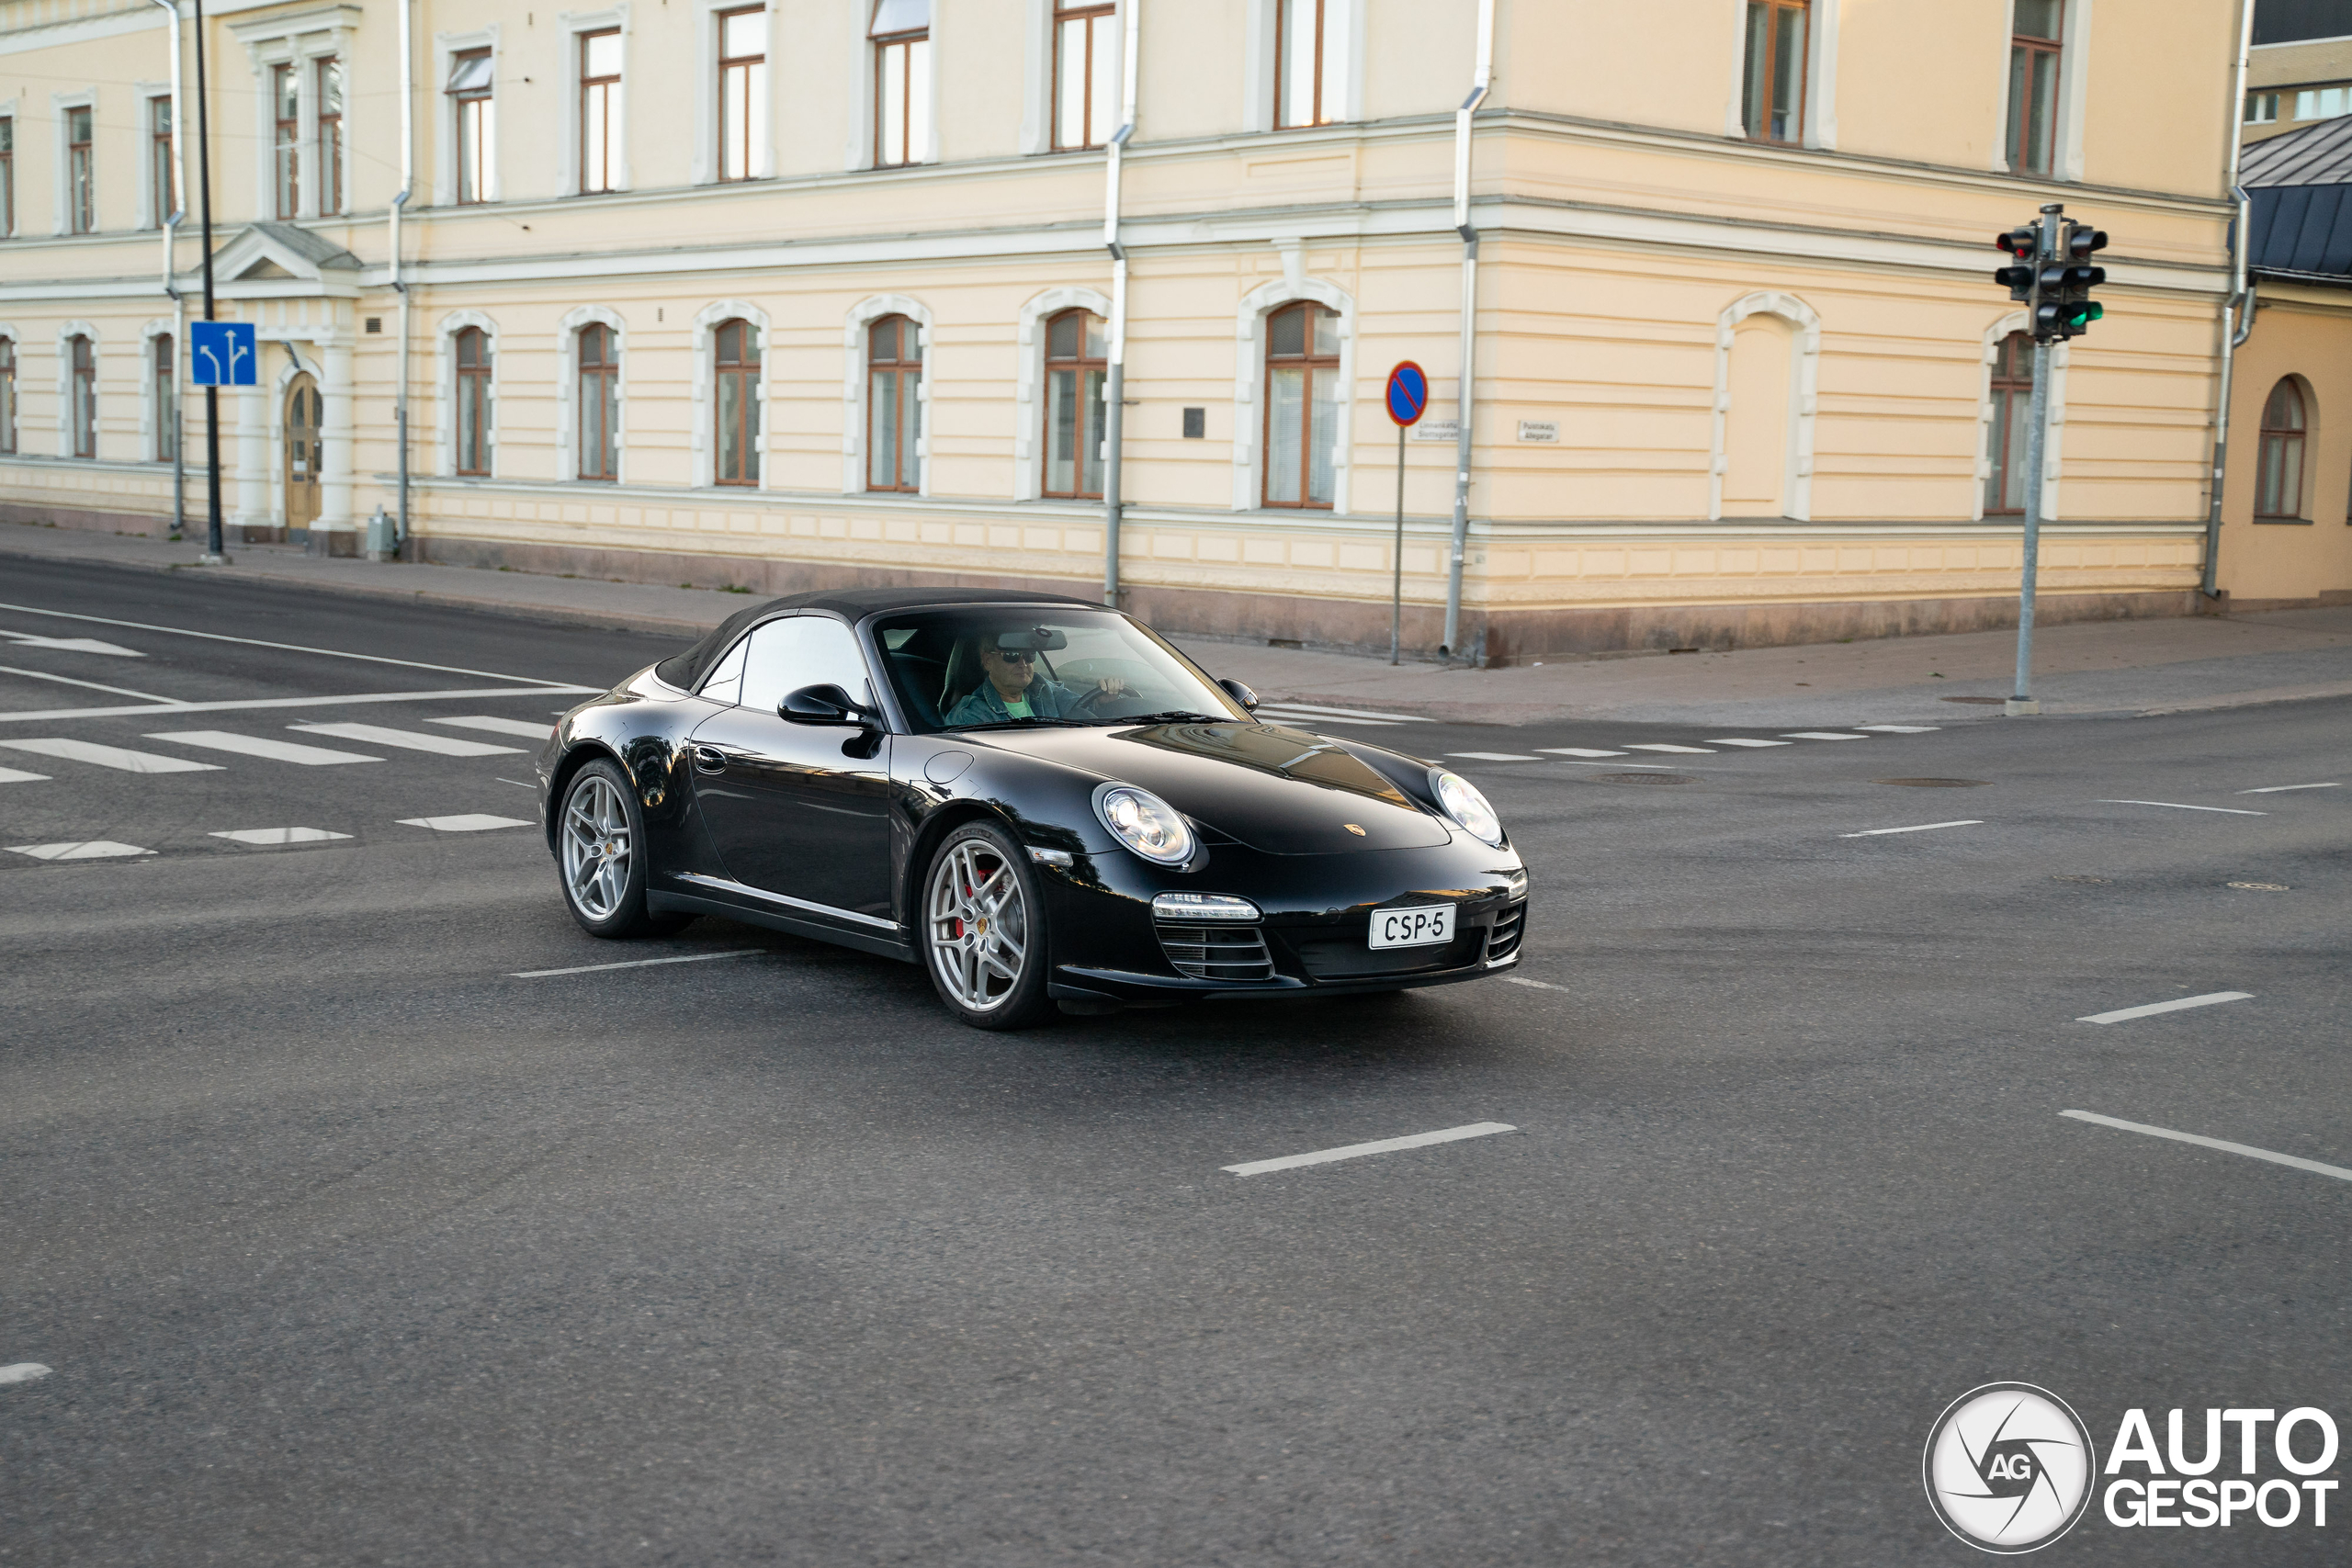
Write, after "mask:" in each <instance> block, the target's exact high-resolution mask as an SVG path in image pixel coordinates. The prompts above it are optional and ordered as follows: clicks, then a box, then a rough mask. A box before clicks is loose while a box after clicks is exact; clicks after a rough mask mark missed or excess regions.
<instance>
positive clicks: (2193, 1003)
mask: <svg viewBox="0 0 2352 1568" xmlns="http://www.w3.org/2000/svg"><path fill="white" fill-rule="evenodd" d="M2253 996H2254V993H2253V992H2252V991H2208V992H2207V993H2206V994H2205V995H2203V996H2201V997H2179V998H2175V999H2174V1000H2172V1001H2168V1002H2149V1003H2147V1004H2146V1005H2145V1006H2143V1007H2136V1008H2117V1009H2116V1010H2114V1011H2113V1012H2095V1013H2092V1014H2090V1015H2089V1016H2088V1017H2087V1018H2078V1019H2076V1020H2075V1022H2076V1023H2121V1022H2122V1021H2124V1020H2125V1019H2127V1018H2151V1017H2154V1015H2155V1014H2157V1013H2160V1012H2179V1011H2181V1010H2183V1009H2186V1008H2209V1007H2211V1006H2213V1005H2214V1004H2215V1003H2216V1002H2243V1001H2246V1000H2249V999H2250V998H2252V997H2253Z"/></svg>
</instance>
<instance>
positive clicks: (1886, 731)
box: [1854, 724, 1943, 735]
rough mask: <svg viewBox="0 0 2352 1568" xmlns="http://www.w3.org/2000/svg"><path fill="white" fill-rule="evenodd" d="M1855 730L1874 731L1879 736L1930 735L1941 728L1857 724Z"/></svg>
mask: <svg viewBox="0 0 2352 1568" xmlns="http://www.w3.org/2000/svg"><path fill="white" fill-rule="evenodd" d="M1854 728H1856V729H1874V730H1876V731H1877V732H1878V733H1879V734H1881V735H1932V734H1934V733H1935V732H1936V731H1937V730H1939V729H1941V728H1943V726H1941V725H1939V724H1858V725H1856V726H1854Z"/></svg>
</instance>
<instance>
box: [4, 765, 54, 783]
mask: <svg viewBox="0 0 2352 1568" xmlns="http://www.w3.org/2000/svg"><path fill="white" fill-rule="evenodd" d="M48 777H49V775H48V774H47V773H26V772H25V771H24V770H23V769H22V768H0V784H40V783H42V782H44V781H46V780H47V779H48Z"/></svg>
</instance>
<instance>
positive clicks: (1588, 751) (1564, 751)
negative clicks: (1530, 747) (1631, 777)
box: [1535, 746, 1625, 757]
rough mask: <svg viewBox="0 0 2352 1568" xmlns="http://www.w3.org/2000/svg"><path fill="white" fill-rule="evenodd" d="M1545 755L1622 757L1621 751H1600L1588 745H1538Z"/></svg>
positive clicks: (1538, 748)
mask: <svg viewBox="0 0 2352 1568" xmlns="http://www.w3.org/2000/svg"><path fill="white" fill-rule="evenodd" d="M1535 749H1536V750H1538V751H1541V752H1543V753H1544V755H1545V756H1547V757H1622V756H1623V755H1624V754H1625V753H1624V752H1623V751H1602V750H1596V749H1595V748H1593V747H1590V746H1538V747H1537V748H1535Z"/></svg>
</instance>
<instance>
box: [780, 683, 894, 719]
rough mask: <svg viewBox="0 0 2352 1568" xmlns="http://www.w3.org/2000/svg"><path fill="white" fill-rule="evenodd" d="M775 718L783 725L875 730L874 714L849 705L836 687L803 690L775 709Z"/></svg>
mask: <svg viewBox="0 0 2352 1568" xmlns="http://www.w3.org/2000/svg"><path fill="white" fill-rule="evenodd" d="M775 715H776V716H777V717H778V718H780V719H782V720H784V721H785V722H786V724H854V725H856V726H858V727H859V728H862V729H870V728H874V726H873V724H872V718H873V711H872V710H871V709H869V708H864V707H860V706H859V705H857V704H855V703H854V702H852V701H850V696H849V694H848V693H847V692H844V691H842V689H841V688H840V687H839V686H835V685H831V684H827V685H822V686H803V687H801V688H800V689H799V690H798V691H797V692H795V693H793V694H791V695H790V696H787V697H786V698H785V699H784V701H782V702H781V703H778V704H777V705H776V709H775Z"/></svg>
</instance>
